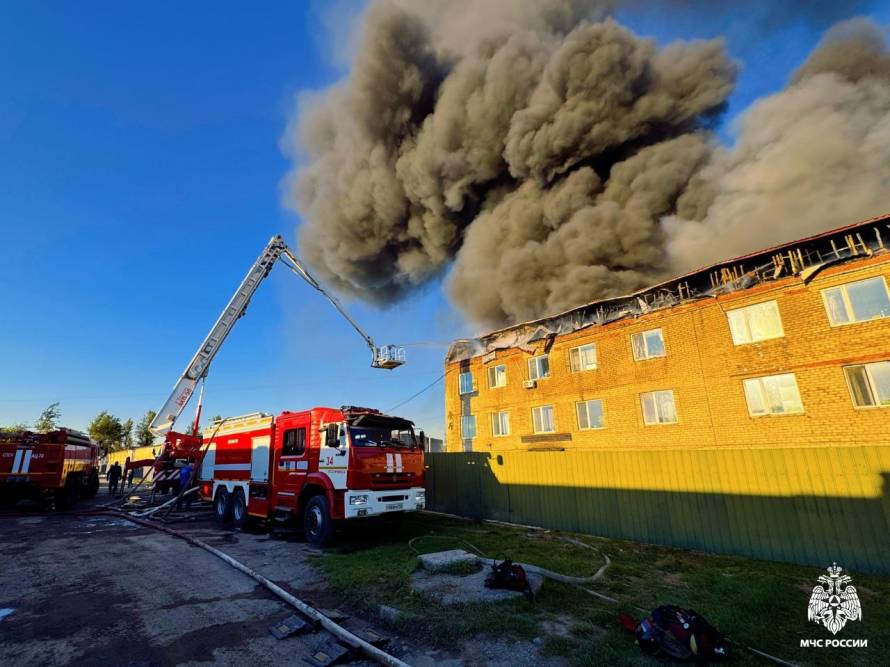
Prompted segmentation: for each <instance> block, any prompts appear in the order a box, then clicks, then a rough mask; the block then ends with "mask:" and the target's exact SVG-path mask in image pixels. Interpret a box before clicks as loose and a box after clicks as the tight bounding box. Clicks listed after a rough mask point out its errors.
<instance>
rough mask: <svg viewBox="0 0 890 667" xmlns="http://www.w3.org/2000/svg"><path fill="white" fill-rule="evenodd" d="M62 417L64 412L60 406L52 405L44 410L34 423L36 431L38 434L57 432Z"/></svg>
mask: <svg viewBox="0 0 890 667" xmlns="http://www.w3.org/2000/svg"><path fill="white" fill-rule="evenodd" d="M61 416H62V411H61V410H59V404H58V403H52V404H51V405H49V406H48V407H46V408H44V410H43V412H41V413H40V416H39V417H38V418H37V421H36V422H34V430H35V431H37V432H38V433H49V432H50V431H55V430H56V428H57V425H56V422H58V421H59V417H61Z"/></svg>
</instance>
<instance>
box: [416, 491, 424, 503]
mask: <svg viewBox="0 0 890 667" xmlns="http://www.w3.org/2000/svg"><path fill="white" fill-rule="evenodd" d="M416 497H417V502H419V503H422V502H424V501H426V491H418V492H417V496H416Z"/></svg>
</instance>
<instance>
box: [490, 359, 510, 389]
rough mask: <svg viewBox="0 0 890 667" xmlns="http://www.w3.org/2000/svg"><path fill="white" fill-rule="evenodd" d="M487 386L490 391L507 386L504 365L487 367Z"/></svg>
mask: <svg viewBox="0 0 890 667" xmlns="http://www.w3.org/2000/svg"><path fill="white" fill-rule="evenodd" d="M488 386H489V388H490V389H497V388H498V387H506V386H507V367H506V366H504V364H498V365H497V366H491V367H489V369H488Z"/></svg>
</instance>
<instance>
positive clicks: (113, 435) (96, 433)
mask: <svg viewBox="0 0 890 667" xmlns="http://www.w3.org/2000/svg"><path fill="white" fill-rule="evenodd" d="M87 430H88V431H89V433H90V437H91V438H92V439H93V440H95V441H96V442H97V443H99V446H100V447H101V448H102V450H103V451H105V452H113V451H115V450H116V449H120V448H121V439H122V438H123V435H124V433H123V426H122V425H121V420H120V419H118V418H117V417H115V416H114V415H112V414H110V413H109V412H108V411H107V410H103V411H102V412H100V413H99V414H98V415H96V418H95V419H93V421H91V422H90V425H89V427H88V428H87Z"/></svg>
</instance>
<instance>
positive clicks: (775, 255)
mask: <svg viewBox="0 0 890 667" xmlns="http://www.w3.org/2000/svg"><path fill="white" fill-rule="evenodd" d="M888 251H890V213H886V214H884V215H880V216H877V217H874V218H870V219H868V220H862V221H860V222H856V223H853V224H851V225H846V226H844V227H838V228H837V229H832V230H829V231H827V232H823V233H821V234H815V235H813V236H808V237H806V238H802V239H797V240H795V241H790V242H788V243H783V244H781V245H777V246H773V247H771V248H766V249H764V250H759V251H757V252H753V253H749V254H747V255H742V256H740V257H735V258H733V259H727V260H725V261H722V262H718V263H716V264H712V265H710V266H706V267H703V268H701V269H698V270H696V271H692V272H690V273H686V274H684V275H681V276H678V277H675V278H670V279H668V280H666V281H664V282H661V283H658V284H657V285H653V286H651V287H647V288H645V289H642V290H639V291H637V292H634V293H632V294H627V295H625V296H618V297H613V298H610V299H601V300H599V301H592V302H590V303H588V304H585V305H583V306H578V307H576V308H572V309H571V310H567V311H565V312H562V313H558V314H556V315H550V316H548V317H543V318H540V319H537V320H530V321H528V322H522V323H520V324H514V325H511V326H509V327H504V328H503V329H498V330H496V331H492V332H489V333H487V334H485V335H483V336H480V337H479V338H469V339H461V340H457V341H455V342H454V343H452V345H451V347H450V348H449V350H448V354H447V356H446V359H445V361H446V363H453V362H456V361H462V360H465V359H470V358H472V357H477V356H480V355H486V354H492V353H493V352H495V351H497V350H503V349H509V348H519V349H523V350H526V351H528V352H531V351H533V350H534V348H535V346H536V344H537V343H539V342H540V341H543V340H548V339H551V340H552V339H553V338H555V337H556V336H559V335H563V334H567V333H571V332H573V331H578V330H580V329H584V328H587V327H591V326H596V325H602V324H607V323H609V322H614V321H616V320H620V319H625V318H630V317H639V316H640V315H644V314H646V313H649V312H653V311H656V310H662V309H665V308H671V307H673V306H677V305H679V304H681V303H687V302H690V301H695V300H698V299H705V298H712V297H716V296H718V295H720V294H728V293H730V292H735V291H738V290H742V289H747V288H749V287H753V286H754V285H758V284H761V283H764V282H769V281H772V280H778V279H779V278H786V277H788V276H794V275H799V276H801V277H802V278H803V280H804V281H805V282H808V281H809V280H811V279H812V278H813V277H814V276H815V275H816V274H817V273H818V272H819V271H821V270H822V269H823V268H825V267H826V266H830V265H832V264H837V263H839V262H845V261H849V260H851V259H855V258H857V257H863V256H871V255H874V254H877V253H883V252H888Z"/></svg>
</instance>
